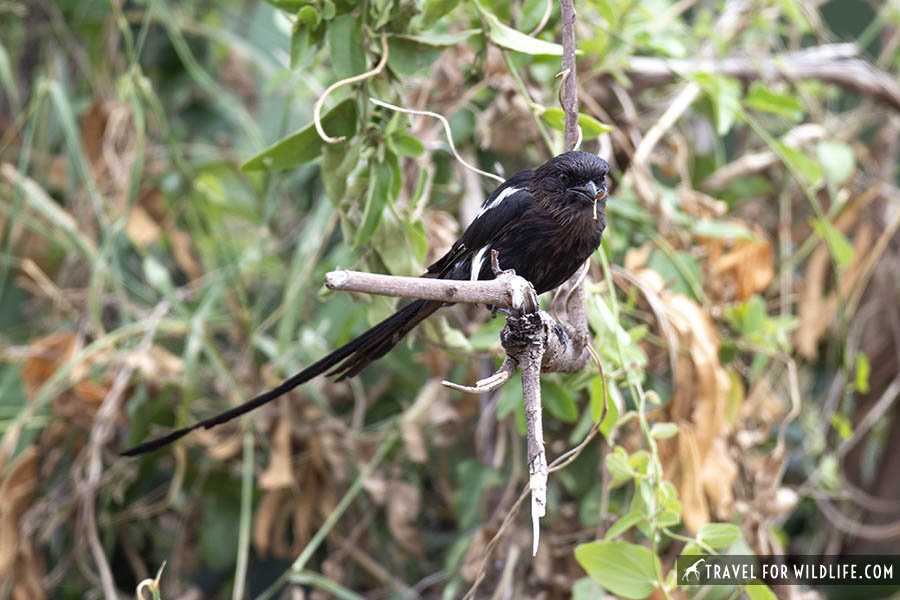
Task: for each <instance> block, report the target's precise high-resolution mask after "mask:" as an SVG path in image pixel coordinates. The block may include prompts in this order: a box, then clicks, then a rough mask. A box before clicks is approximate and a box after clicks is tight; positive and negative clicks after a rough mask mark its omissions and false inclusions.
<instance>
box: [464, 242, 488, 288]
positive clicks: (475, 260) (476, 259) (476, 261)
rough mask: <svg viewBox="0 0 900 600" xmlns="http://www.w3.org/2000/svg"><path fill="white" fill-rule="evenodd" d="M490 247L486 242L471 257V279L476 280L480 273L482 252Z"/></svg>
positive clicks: (482, 260) (482, 259)
mask: <svg viewBox="0 0 900 600" xmlns="http://www.w3.org/2000/svg"><path fill="white" fill-rule="evenodd" d="M490 247H491V245H490V244H488V245H487V246H485V247H484V248H482V249H481V250H479V251H478V252H477V253H476V254H475V256H473V257H472V274H471V275H470V277H469V279H471V280H472V281H478V275H479V274H480V273H481V264H482V263H483V262H484V254H485V252H487V251H488V248H490Z"/></svg>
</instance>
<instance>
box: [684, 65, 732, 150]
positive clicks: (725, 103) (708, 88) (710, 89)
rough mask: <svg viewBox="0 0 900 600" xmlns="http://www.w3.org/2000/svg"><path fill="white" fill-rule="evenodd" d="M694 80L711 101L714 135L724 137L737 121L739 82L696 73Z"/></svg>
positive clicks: (728, 78) (720, 76) (718, 76)
mask: <svg viewBox="0 0 900 600" xmlns="http://www.w3.org/2000/svg"><path fill="white" fill-rule="evenodd" d="M694 79H695V80H696V81H697V83H699V84H700V85H701V86H702V87H703V89H704V91H705V92H706V95H707V96H709V99H710V100H711V101H712V105H713V113H714V116H715V121H716V133H718V134H719V136H724V135H725V134H727V133H728V132H729V131H730V130H731V126H732V125H734V121H735V119H737V109H738V108H739V106H740V103H739V102H740V99H741V83H740V81H738V80H737V79H732V78H730V77H724V76H722V75H712V74H709V73H697V74H696V75H695V76H694Z"/></svg>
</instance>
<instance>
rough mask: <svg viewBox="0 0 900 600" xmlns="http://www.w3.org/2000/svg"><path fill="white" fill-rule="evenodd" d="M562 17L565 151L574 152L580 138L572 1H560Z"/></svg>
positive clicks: (573, 5)
mask: <svg viewBox="0 0 900 600" xmlns="http://www.w3.org/2000/svg"><path fill="white" fill-rule="evenodd" d="M559 6H560V16H561V17H562V46H563V55H562V70H563V73H565V75H563V83H562V85H563V107H562V108H563V111H564V112H565V115H566V120H565V123H566V133H565V144H566V150H575V149H576V148H577V147H578V141H579V139H580V138H581V132H580V131H579V127H578V92H577V88H578V83H577V77H576V75H577V72H576V68H575V4H574V2H573V1H572V0H560V3H559Z"/></svg>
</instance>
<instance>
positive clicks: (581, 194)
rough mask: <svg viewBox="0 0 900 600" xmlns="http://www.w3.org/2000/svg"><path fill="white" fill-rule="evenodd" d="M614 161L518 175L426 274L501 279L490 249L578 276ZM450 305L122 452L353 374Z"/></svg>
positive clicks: (571, 158)
mask: <svg viewBox="0 0 900 600" xmlns="http://www.w3.org/2000/svg"><path fill="white" fill-rule="evenodd" d="M608 173H609V165H608V164H607V163H606V161H605V160H603V159H602V158H601V157H599V156H597V155H595V154H591V153H588V152H581V151H570V152H565V153H563V154H560V155H557V156H555V157H553V158H551V159H550V160H548V161H547V162H545V163H544V164H542V165H541V166H539V167H537V168H536V169H534V170H527V171H521V172H519V173H516V174H515V175H513V176H512V177H510V178H509V179H507V180H506V181H504V182H503V183H502V184H500V185H499V186H498V187H497V188H496V189H495V190H494V191H493V192H491V194H490V195H488V197H487V198H486V199H485V201H484V203H483V204H482V206H481V209H480V210H479V212H478V213H477V215H476V216H475V218H474V219H473V220H472V223H471V224H470V225H469V226H468V228H466V230H465V232H463V234H462V236H461V237H460V238H459V239H458V240H457V241H456V242H455V243H454V244H453V246H451V248H450V250H449V251H448V252H447V253H446V254H444V255H443V256H442V257H441V258H439V259H438V260H436V261H435V262H434V263H433V264H431V265H430V266H429V267H428V268H427V270H426V272H425V273H424V274H423V275H422V277H432V278H440V279H453V280H470V281H477V280H485V279H493V278H494V270H493V268H492V264H491V253H492V251H494V250H496V251H497V253H498V254H497V256H498V262H499V266H500V268H501V269H502V270H504V271H505V270H510V269H512V270H514V271H515V272H516V274H517V275H520V276H522V277H524V278H525V279H527V280H528V281H529V282H530V283H531V284H532V286H533V287H534V289H535V292H537V293H538V294H542V293H544V292H547V291H549V290H552V289H554V288H556V287H557V286H559V285H561V284H562V283H563V282H565V281H566V280H567V279H569V277H571V276H572V275H573V274H574V273H575V272H576V271H577V270H578V269H579V268H580V267H581V265H583V264H584V263H585V261H586V260H587V259H588V258H589V257H590V256H591V254H593V252H594V251H595V250H596V249H597V248H598V247H599V246H600V239H601V236H602V234H603V230H604V229H605V228H606V210H605V209H606V196H607V189H608V188H607V182H606V178H607V175H608ZM449 304H451V303H447V302H443V301H438V300H414V301H412V302H410V303H409V304H407V305H405V306H403V307H402V308H400V309H399V310H398V311H397V312H395V313H394V314H393V315H391V316H390V317H388V318H386V319H385V320H383V321H381V322H380V323H378V324H376V325H374V326H373V327H372V328H371V329H369V330H368V331H366V332H364V333H362V334H361V335H359V336H358V337H356V338H354V339H353V340H351V341H349V342H347V343H346V344H344V345H343V346H341V347H340V348H338V349H336V350H334V351H333V352H331V353H330V354H328V355H327V356H325V357H324V358H322V359H320V360H319V361H317V362H315V363H313V364H311V365H310V366H308V367H306V368H305V369H303V370H302V371H300V372H299V373H297V374H296V375H294V376H292V377H290V378H288V379H286V380H285V381H283V382H282V383H281V384H280V385H278V386H276V387H275V388H273V389H271V390H269V391H267V392H265V393H262V394H260V395H258V396H256V397H254V398H252V399H250V400H248V401H247V402H245V403H243V404H241V405H239V406H236V407H234V408H232V409H230V410H226V411H224V412H222V413H220V414H218V415H215V416H213V417H210V418H208V419H204V420H202V421H198V422H197V423H194V424H193V425H190V426H188V427H184V428H182V429H178V430H175V431H173V432H171V433H169V434H167V435H164V436H161V437H158V438H155V439H151V440H149V441H147V442H143V443H141V444H138V445H137V446H134V447H132V448H129V449H127V450H125V451H124V452H122V454H123V455H124V456H136V455H139V454H144V453H146V452H152V451H154V450H157V449H159V448H162V447H163V446H165V445H167V444H170V443H172V442H174V441H175V440H178V439H179V438H181V437H183V436H185V435H187V434H188V433H190V432H191V431H194V430H196V429H199V428H201V427H202V428H205V429H209V428H211V427H215V426H216V425H220V424H222V423H225V422H226V421H230V420H231V419H234V418H235V417H238V416H240V415H243V414H245V413H248V412H250V411H252V410H254V409H255V408H258V407H260V406H262V405H263V404H266V403H268V402H271V401H272V400H275V399H276V398H279V397H280V396H283V395H284V394H286V393H288V392H289V391H291V390H293V389H294V388H296V387H297V386H299V385H302V384H303V383H306V382H307V381H309V380H310V379H313V378H314V377H316V376H318V375H321V374H323V373H324V374H326V375H327V376H336V377H337V380H338V381H340V380H343V379H346V378H347V377H353V376H354V375H357V374H358V373H359V372H360V371H362V370H363V369H365V368H366V367H367V366H368V365H370V364H371V363H372V362H373V361H375V360H377V359H379V358H381V357H382V356H384V355H385V354H387V353H388V351H390V350H391V348H393V347H394V346H396V345H397V343H398V342H399V341H400V340H401V339H403V337H404V336H405V335H406V334H407V333H409V332H410V331H412V329H413V328H415V327H416V325H418V324H419V323H421V322H422V321H423V320H424V319H425V318H426V317H428V316H429V315H431V314H432V313H434V312H435V311H437V310H438V309H439V308H441V307H442V306H447V305H449Z"/></svg>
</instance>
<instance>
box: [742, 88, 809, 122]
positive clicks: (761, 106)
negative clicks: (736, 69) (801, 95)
mask: <svg viewBox="0 0 900 600" xmlns="http://www.w3.org/2000/svg"><path fill="white" fill-rule="evenodd" d="M744 104H745V105H747V106H748V107H749V108H753V109H756V110H761V111H764V112H769V113H774V114H776V115H781V116H783V117H787V118H788V119H791V120H792V121H799V120H800V119H802V118H803V113H804V112H806V107H805V106H803V103H802V102H800V101H799V100H797V99H796V98H794V97H793V96H789V95H787V94H779V93H778V92H773V91H771V90H770V89H769V88H768V87H767V86H766V85H765V84H763V83H760V82H759V81H755V82H753V85H752V86H750V92H749V93H748V94H747V97H746V98H744Z"/></svg>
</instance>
